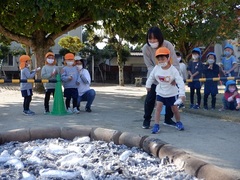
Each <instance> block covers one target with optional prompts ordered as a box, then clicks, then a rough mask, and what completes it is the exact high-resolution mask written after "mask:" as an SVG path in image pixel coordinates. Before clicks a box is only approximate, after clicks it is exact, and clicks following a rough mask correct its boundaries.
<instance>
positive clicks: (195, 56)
mask: <svg viewBox="0 0 240 180" xmlns="http://www.w3.org/2000/svg"><path fill="white" fill-rule="evenodd" d="M202 68H203V67H202V62H201V50H200V49H199V48H194V49H193V50H192V60H191V61H190V62H189V63H188V67H187V71H188V74H189V79H198V78H201V77H202ZM188 87H190V103H191V104H190V109H199V108H200V104H201V92H200V90H201V82H200V81H193V82H189V83H188ZM195 90H196V93H197V103H196V104H195V105H194V94H195Z"/></svg>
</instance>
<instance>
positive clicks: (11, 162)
mask: <svg viewBox="0 0 240 180" xmlns="http://www.w3.org/2000/svg"><path fill="white" fill-rule="evenodd" d="M0 153H1V155H0V179H1V180H10V179H19V180H37V179H40V180H47V179H51V180H63V179H80V180H81V179H86V180H89V179H91V180H94V179H100V180H101V179H104V180H105V179H107V180H120V179H139V180H143V179H175V180H178V179H179V180H180V179H189V180H190V179H191V180H196V179H197V178H195V177H193V176H191V175H188V174H186V173H185V172H184V170H183V169H177V167H176V166H175V165H174V164H171V163H169V162H168V161H167V158H166V159H162V160H160V159H159V158H156V157H153V156H150V155H149V154H147V153H146V152H144V151H142V150H141V149H139V148H136V147H133V148H129V147H127V146H125V145H116V144H114V143H113V142H110V143H107V142H104V141H90V138H89V137H81V138H80V137H77V138H75V139H74V140H73V141H69V140H65V139H61V138H58V139H44V140H35V141H29V142H24V143H21V142H9V143H6V144H4V145H1V146H0Z"/></svg>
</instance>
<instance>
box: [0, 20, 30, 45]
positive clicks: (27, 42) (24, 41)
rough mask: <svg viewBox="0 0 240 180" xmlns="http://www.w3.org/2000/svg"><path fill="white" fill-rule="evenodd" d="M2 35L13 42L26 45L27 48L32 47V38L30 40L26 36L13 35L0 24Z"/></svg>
mask: <svg viewBox="0 0 240 180" xmlns="http://www.w3.org/2000/svg"><path fill="white" fill-rule="evenodd" d="M0 33H1V34H3V35H4V36H6V37H8V38H9V39H11V40H13V41H17V42H20V43H22V44H25V45H27V46H31V38H28V37H26V36H22V35H20V34H16V33H13V32H11V31H9V30H8V29H6V28H5V27H4V26H2V25H1V24H0Z"/></svg>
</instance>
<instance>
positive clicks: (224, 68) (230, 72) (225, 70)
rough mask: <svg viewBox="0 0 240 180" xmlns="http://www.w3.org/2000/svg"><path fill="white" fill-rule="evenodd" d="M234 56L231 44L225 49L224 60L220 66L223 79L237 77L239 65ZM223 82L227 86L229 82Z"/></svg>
mask: <svg viewBox="0 0 240 180" xmlns="http://www.w3.org/2000/svg"><path fill="white" fill-rule="evenodd" d="M233 54H234V51H233V46H232V45H231V44H227V45H226V46H225V47H224V57H223V58H222V62H221V63H220V64H219V65H220V70H221V74H222V77H231V76H236V73H235V72H234V70H235V69H236V68H237V67H238V64H237V61H236V58H235V56H234V55H233ZM222 82H223V84H224V85H225V83H226V82H227V80H222Z"/></svg>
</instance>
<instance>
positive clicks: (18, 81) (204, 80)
mask: <svg viewBox="0 0 240 180" xmlns="http://www.w3.org/2000/svg"><path fill="white" fill-rule="evenodd" d="M239 79H240V76H237V77H216V78H199V79H187V80H186V83H188V82H193V81H200V82H206V81H222V80H239ZM56 82H58V81H57V80H53V79H52V80H50V79H0V84H3V83H56Z"/></svg>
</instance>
